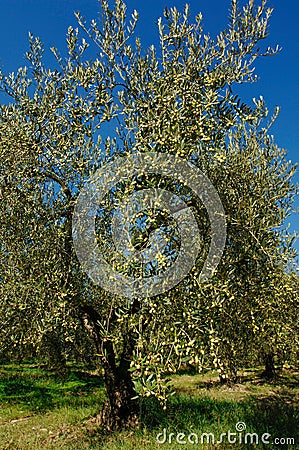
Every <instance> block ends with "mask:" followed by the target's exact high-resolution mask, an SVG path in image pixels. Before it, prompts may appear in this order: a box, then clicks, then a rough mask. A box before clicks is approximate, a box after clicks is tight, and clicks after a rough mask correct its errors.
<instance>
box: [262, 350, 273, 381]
mask: <svg viewBox="0 0 299 450" xmlns="http://www.w3.org/2000/svg"><path fill="white" fill-rule="evenodd" d="M264 364H265V370H264V372H263V373H262V377H263V378H266V379H267V380H273V379H274V378H276V371H275V366H274V354H273V353H272V352H269V353H266V354H265V355H264Z"/></svg>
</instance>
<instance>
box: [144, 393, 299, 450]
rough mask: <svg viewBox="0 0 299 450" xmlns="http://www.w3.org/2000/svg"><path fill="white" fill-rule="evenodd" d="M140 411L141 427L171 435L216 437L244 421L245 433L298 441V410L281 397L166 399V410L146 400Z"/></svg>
mask: <svg viewBox="0 0 299 450" xmlns="http://www.w3.org/2000/svg"><path fill="white" fill-rule="evenodd" d="M141 412H142V421H143V424H144V425H145V426H146V427H147V428H148V429H149V430H152V431H154V430H156V429H157V430H159V431H162V429H163V428H166V429H167V430H168V431H169V432H174V433H178V432H182V433H186V434H188V433H191V432H194V431H195V432H196V431H197V432H199V431H200V432H201V433H204V432H214V433H216V435H220V433H225V432H228V430H231V432H236V428H235V425H236V424H237V423H238V422H244V423H245V424H246V430H247V431H248V432H249V433H257V434H259V435H260V436H261V435H262V434H264V433H270V434H271V436H273V437H292V438H294V439H295V442H297V443H298V442H299V428H298V423H299V408H298V405H297V406H295V405H293V404H291V403H290V402H286V399H285V397H282V398H280V397H277V396H275V397H274V396H273V397H271V396H268V397H267V398H263V399H258V398H254V397H248V398H246V399H244V400H243V401H239V402H236V401H225V400H214V399H211V398H209V397H197V398H196V397H191V396H187V395H182V396H180V397H173V398H172V399H171V400H170V402H169V406H168V409H167V411H163V410H162V409H161V407H160V405H159V403H158V402H156V401H155V400H153V399H150V400H147V401H144V402H143V404H142V407H141ZM275 448H278V447H275ZM284 448H286V447H284Z"/></svg>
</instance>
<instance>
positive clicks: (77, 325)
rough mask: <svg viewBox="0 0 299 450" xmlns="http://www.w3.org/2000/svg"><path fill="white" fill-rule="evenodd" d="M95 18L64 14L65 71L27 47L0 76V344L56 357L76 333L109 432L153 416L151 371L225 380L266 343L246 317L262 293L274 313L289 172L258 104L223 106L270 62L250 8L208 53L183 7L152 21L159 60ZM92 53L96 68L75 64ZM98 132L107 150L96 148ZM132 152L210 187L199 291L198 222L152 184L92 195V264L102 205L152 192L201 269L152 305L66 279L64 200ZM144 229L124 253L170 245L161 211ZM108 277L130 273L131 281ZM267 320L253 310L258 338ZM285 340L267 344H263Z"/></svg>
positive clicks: (287, 251) (68, 213) (72, 266)
mask: <svg viewBox="0 0 299 450" xmlns="http://www.w3.org/2000/svg"><path fill="white" fill-rule="evenodd" d="M101 10H102V21H101V23H98V22H96V21H92V22H91V24H90V25H87V24H86V23H85V21H84V19H83V17H82V16H81V15H80V14H76V16H77V19H78V22H79V25H80V32H79V30H78V29H74V28H72V27H69V29H68V35H67V52H68V53H67V56H66V57H65V56H62V55H61V54H60V53H59V51H58V50H57V49H55V48H53V49H52V51H53V53H54V55H55V57H56V66H55V68H53V69H50V68H47V67H46V66H45V64H44V62H43V47H42V43H41V42H40V40H39V39H38V38H34V37H33V36H31V35H30V50H29V52H28V53H27V59H28V61H29V68H26V67H23V68H20V69H19V70H18V71H17V72H16V73H15V74H10V75H9V76H4V75H3V74H1V85H0V87H1V90H2V91H5V92H6V93H7V94H8V95H9V96H10V97H11V98H12V100H13V101H12V103H11V104H9V105H5V104H3V105H1V117H0V152H1V161H3V164H1V172H0V176H1V184H0V186H1V194H2V198H3V199H4V201H3V202H1V206H0V208H1V218H2V217H3V218H4V220H3V221H2V222H1V226H0V230H1V231H0V233H1V234H0V242H1V262H2V265H1V275H0V276H1V278H2V280H3V281H4V282H3V285H2V287H1V289H2V292H1V294H2V298H3V299H4V301H3V302H2V303H1V310H2V314H3V316H4V315H5V317H6V322H5V323H4V324H3V325H2V330H1V336H5V339H3V341H2V342H3V343H4V344H2V345H5V346H7V347H6V348H11V346H17V347H18V346H23V345H25V344H26V343H28V342H29V343H30V344H31V345H33V346H35V347H38V346H40V345H41V343H42V342H43V339H46V338H47V336H49V335H50V336H56V338H57V339H58V340H59V341H61V342H62V343H65V342H68V343H69V345H71V344H72V342H75V341H76V336H78V333H83V330H85V332H86V334H87V335H88V336H89V339H91V340H92V341H93V344H94V349H95V351H94V360H95V362H97V363H98V364H99V365H100V366H101V367H102V369H103V372H104V379H105V385H106V390H107V398H108V403H107V405H106V406H105V408H104V409H103V411H102V412H101V415H100V417H101V421H102V423H104V424H105V426H106V427H107V428H108V429H113V428H117V427H122V426H124V425H125V424H133V423H136V422H138V411H139V407H138V402H137V397H138V396H150V395H155V396H156V397H157V398H158V400H159V401H160V402H161V404H163V405H164V404H165V401H166V398H167V392H168V386H167V383H166V384H165V383H163V380H162V378H163V377H162V375H163V372H165V371H169V369H172V370H175V369H176V367H177V365H179V364H181V362H182V361H183V360H184V359H186V358H187V359H186V360H190V361H191V360H192V358H193V359H194V360H195V359H196V358H197V361H198V360H199V358H202V357H208V358H210V357H212V361H213V364H214V365H215V366H216V367H217V368H218V369H219V371H220V375H221V376H223V377H226V376H230V375H227V374H234V372H235V368H236V367H238V365H239V363H241V362H243V360H244V358H243V357H244V352H245V353H246V348H247V346H248V347H250V348H253V342H254V341H255V339H256V336H257V335H258V343H259V346H260V345H261V344H262V343H265V339H267V338H268V335H266V334H265V327H264V325H263V323H264V322H262V319H261V317H262V318H263V317H264V316H263V315H262V316H260V312H261V311H262V307H263V305H265V304H266V302H267V301H268V294H269V290H270V292H271V295H272V294H273V295H272V297H271V299H272V298H273V302H276V304H277V308H280V307H281V303H282V301H283V300H284V299H285V297H284V296H283V290H284V286H283V284H281V285H277V286H275V289H274V288H273V289H272V290H271V288H270V287H269V285H268V284H267V283H268V282H270V286H273V284H271V283H273V282H274V281H273V280H274V278H275V274H277V273H278V270H279V268H280V270H281V273H282V274H285V267H286V264H289V263H290V261H291V259H292V248H291V242H290V239H289V238H288V237H287V236H284V233H283V232H282V231H281V229H280V226H281V224H282V223H283V222H284V219H285V218H286V217H287V215H288V213H289V209H290V206H291V204H292V200H293V195H294V192H295V188H294V186H293V184H292V175H293V172H294V168H293V166H292V165H291V164H289V163H287V162H286V161H285V159H284V155H283V154H282V152H281V151H280V149H278V148H277V147H276V146H275V144H274V143H273V141H272V139H271V138H270V137H269V136H268V130H267V128H263V126H262V120H263V119H265V117H266V116H267V110H266V107H265V105H264V102H263V100H262V99H259V100H256V101H255V103H254V104H253V106H248V105H246V104H244V103H242V102H241V101H240V99H239V97H238V96H237V95H235V94H234V92H233V89H234V85H235V84H236V83H244V82H251V81H254V79H255V75H254V68H253V63H254V61H255V60H256V58H258V57H259V56H263V55H272V54H274V53H275V52H276V51H275V50H272V49H267V50H266V51H265V52H262V51H261V50H260V49H259V47H258V46H259V43H260V41H261V40H263V39H264V38H265V37H266V36H267V32H268V22H269V19H270V15H271V12H272V10H271V9H269V8H267V7H266V3H265V2H264V1H263V2H262V4H261V5H260V6H257V7H256V6H255V5H254V2H252V1H250V2H249V3H248V4H247V5H246V6H245V7H244V8H243V9H242V10H240V9H239V6H238V4H237V2H236V1H235V0H233V1H232V3H231V13H230V18H229V26H228V28H227V29H226V30H225V31H223V32H222V33H220V34H219V35H218V37H217V38H216V39H215V40H213V39H212V38H211V37H210V36H208V35H205V34H204V33H203V29H202V17H201V15H200V14H199V15H198V16H197V17H196V19H195V22H194V23H192V22H191V21H190V15H189V9H188V7H187V6H186V8H185V10H184V12H183V13H179V12H178V11H177V9H176V8H172V9H171V10H168V9H166V10H165V12H164V20H162V19H160V20H159V22H158V29H159V35H160V49H158V50H157V49H156V48H155V47H154V46H151V47H150V48H149V49H147V50H146V51H143V50H142V48H141V43H140V39H139V38H136V39H134V30H135V27H136V23H137V19H138V14H137V12H136V11H134V13H133V14H132V17H131V19H130V20H129V21H127V19H126V6H125V4H124V3H123V1H121V0H117V1H116V2H115V7H114V8H112V9H111V8H110V7H109V5H108V3H107V2H106V1H104V0H102V1H101ZM81 31H82V32H83V33H84V36H85V37H83V38H82V37H81ZM87 40H88V41H87ZM89 47H90V48H89ZM92 49H96V51H97V55H96V56H95V53H93V54H92V55H93V56H92V57H90V56H89V55H90V51H91V50H92ZM107 124H108V125H107ZM107 130H108V132H109V133H111V130H113V134H114V138H113V139H111V138H108V139H106V140H105V142H102V140H101V138H100V136H101V133H102V134H104V133H107ZM136 151H139V152H143V153H146V152H149V151H155V152H163V153H167V154H172V155H175V156H177V157H181V158H184V159H185V160H187V161H189V162H191V163H192V164H194V165H195V166H196V167H197V168H199V169H200V170H202V171H203V172H204V173H205V174H206V175H207V176H208V177H209V179H210V180H211V181H212V183H213V185H214V186H215V188H216V189H217V191H218V193H219V195H220V197H221V200H222V202H223V205H224V208H225V211H226V214H227V222H228V238H227V246H226V251H225V255H224V258H223V260H222V262H221V264H220V266H219V268H218V271H217V273H216V274H215V275H214V277H213V278H211V279H210V280H209V281H208V282H207V283H205V284H200V283H198V276H199V273H200V271H201V268H202V265H203V256H204V255H206V254H207V248H208V246H209V243H210V240H211V235H210V233H211V230H210V226H209V221H208V216H207V212H206V211H205V208H204V206H203V204H202V203H201V202H200V200H199V199H197V198H194V196H193V195H192V193H191V192H190V191H188V189H186V187H184V186H179V183H178V182H177V181H173V180H168V179H166V180H162V179H161V176H158V175H156V174H153V175H151V176H144V175H140V176H137V177H133V178H132V179H128V180H126V181H124V182H123V184H122V185H120V186H118V187H119V188H120V189H119V192H118V193H117V192H116V193H113V195H108V196H106V198H105V201H104V202H103V205H102V206H103V208H102V209H103V212H102V214H101V215H100V216H99V217H98V220H97V233H98V240H99V245H101V246H102V248H105V249H106V251H107V254H109V252H111V249H112V248H113V247H112V244H111V232H110V231H109V230H110V228H109V220H110V219H111V215H112V212H113V201H114V200H116V201H118V202H121V201H124V200H125V199H126V198H127V197H128V196H129V195H131V194H132V193H133V192H138V191H140V190H142V189H145V188H149V187H160V188H161V187H162V188H167V189H168V190H170V191H172V192H174V193H176V194H177V195H182V196H183V197H184V199H185V200H186V202H187V204H188V206H189V207H190V208H191V209H192V210H193V211H194V215H195V217H196V218H197V220H198V222H199V224H200V228H201V230H202V232H203V237H200V236H199V237H198V239H201V240H202V244H201V245H202V255H200V257H199V258H198V260H197V262H196V265H195V267H194V268H193V269H192V271H191V272H190V273H189V275H188V276H187V277H186V278H185V279H184V280H183V281H182V282H181V283H180V284H179V285H178V286H176V287H175V288H173V289H172V290H171V291H168V292H165V293H164V294H161V295H159V296H156V297H150V298H146V299H142V298H134V299H126V300H124V299H123V297H121V296H118V295H112V294H109V293H107V292H105V291H104V290H102V289H101V288H100V287H98V286H95V285H93V283H92V282H91V280H89V279H88V277H87V276H86V275H85V273H84V272H83V271H82V269H81V268H80V266H79V263H78V260H77V258H76V255H75V252H74V248H73V243H72V217H73V211H74V205H75V202H76V199H77V197H78V193H79V192H80V190H81V188H82V187H83V186H84V183H85V182H86V180H87V179H88V178H89V177H90V175H92V174H93V173H94V171H95V170H96V169H97V168H98V167H99V166H100V164H101V162H102V161H103V159H104V158H105V157H106V158H108V159H109V158H111V157H113V156H116V155H118V156H119V155H122V156H126V155H129V154H133V153H135V152H136ZM144 216H145V217H143V218H144V219H145V220H148V221H149V222H151V225H149V227H148V228H147V229H146V228H145V229H144V228H142V227H141V226H140V221H139V222H136V223H135V224H133V226H132V244H133V245H135V246H136V247H138V246H139V248H142V247H144V246H145V247H146V245H147V242H148V236H149V228H150V229H151V230H153V229H156V228H161V227H162V226H163V230H164V232H166V233H168V235H169V237H172V236H173V224H171V223H170V222H169V220H168V218H167V217H166V219H167V220H166V222H165V225H163V221H164V219H165V217H164V216H163V214H161V212H159V214H153V212H151V211H148V212H147V213H144ZM109 233H110V234H109ZM175 250H176V248H175V246H174V249H173V251H174V253H175ZM170 253H171V252H170ZM170 253H167V252H166V253H165V254H164V255H161V257H160V259H159V261H157V264H156V265H155V267H153V268H152V269H151V270H154V271H155V270H158V269H159V270H162V272H163V270H164V269H165V267H166V266H167V264H170V263H171V262H173V259H172V258H173V254H170ZM157 268H158V269H157ZM119 270H120V271H123V273H125V274H128V273H130V271H131V273H133V274H134V275H136V274H137V273H138V271H140V270H141V272H142V271H144V270H145V268H144V267H140V266H138V267H132V266H126V267H125V266H121V267H119ZM142 275H143V276H145V274H144V272H142ZM284 276H286V277H287V275H284ZM290 286H291V284H290ZM290 289H291V296H292V301H293V302H294V301H295V300H294V299H295V297H294V294H293V292H294V291H293V287H291V288H290ZM271 301H272V300H271ZM271 304H272V305H274V303H271ZM275 308H276V307H275ZM275 308H274V306H273V308H272V306H271V308H270V309H268V308H267V309H266V313H265V318H266V319H267V323H269V324H273V320H274V318H275V317H276V316H275V314H274V313H275V311H276V309H275ZM272 312H273V314H272ZM275 320H276V318H275ZM278 323H279V324H280V325H279V326H281V321H280V320H278ZM256 327H257V328H256ZM263 327H264V328H263ZM289 328H290V327H289ZM285 329H286V328H283V327H282V328H281V330H282V331H281V332H280V334H275V336H274V334H273V333H272V332H271V333H270V334H271V336H273V339H274V340H275V339H276V336H280V337H281V336H283V333H284V332H285V331H284V330H285ZM257 330H258V333H257ZM288 336H289V335H288ZM275 342H276V341H275ZM289 343H290V346H291V347H292V343H291V341H289ZM246 354H247V353H246Z"/></svg>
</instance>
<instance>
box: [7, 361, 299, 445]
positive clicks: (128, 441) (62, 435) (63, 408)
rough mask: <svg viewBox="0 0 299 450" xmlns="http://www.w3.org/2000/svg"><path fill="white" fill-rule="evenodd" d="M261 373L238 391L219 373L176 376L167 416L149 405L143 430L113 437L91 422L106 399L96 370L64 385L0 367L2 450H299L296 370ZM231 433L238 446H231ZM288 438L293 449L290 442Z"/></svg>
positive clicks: (244, 380)
mask: <svg viewBox="0 0 299 450" xmlns="http://www.w3.org/2000/svg"><path fill="white" fill-rule="evenodd" d="M261 372H262V369H261V368H256V369H250V370H248V369H246V370H244V371H243V372H240V373H239V383H237V384H236V385H233V386H223V385H220V384H219V383H218V381H217V374H216V373H214V372H208V373H205V374H196V375H190V374H178V375H175V376H173V377H172V382H173V386H174V389H175V391H176V394H175V395H173V396H172V397H171V399H170V402H169V405H168V409H167V410H166V411H163V410H161V409H159V408H158V406H157V405H156V403H155V402H154V401H153V400H151V399H149V400H147V403H146V404H145V405H144V406H143V407H142V410H141V414H142V417H143V422H144V427H143V428H141V429H139V430H135V431H133V430H127V431H124V432H121V433H115V434H111V435H109V434H105V433H103V432H102V431H101V429H99V428H98V426H97V424H96V421H95V420H94V419H93V417H94V416H95V415H96V413H97V411H98V410H99V407H100V405H102V404H103V402H104V400H105V394H104V386H103V383H102V380H101V378H100V377H98V376H97V373H96V371H92V370H90V369H88V368H86V367H84V366H83V365H70V366H69V374H68V375H67V376H66V377H65V378H61V379H60V378H59V377H57V375H56V374H55V373H53V372H49V371H47V369H46V367H43V366H39V365H38V364H32V363H31V364H21V365H15V364H4V365H2V366H0V449H1V450H4V449H11V450H21V449H22V450H23V449H28V450H34V449H54V448H55V449H74V450H81V449H104V450H116V449H117V450H118V449H123V450H129V449H131V450H133V449H134V450H135V449H138V450H143V449H144V450H147V449H148V450H152V449H156V448H161V449H165V450H170V449H174V450H175V449H179V448H184V449H191V448H192V449H194V448H205V449H212V448H213V449H215V448H219V449H230V448H231V449H240V450H241V449H242V450H243V449H246V448H248V449H251V448H258V449H259V448H261V449H262V448H267V449H268V450H270V449H271V450H272V449H275V448H277V449H280V448H281V449H296V448H298V449H299V425H298V424H299V370H295V369H294V368H293V369H291V368H290V369H288V370H286V369H285V370H283V369H281V370H280V371H279V377H278V379H277V380H275V381H274V382H271V383H265V382H264V381H263V380H262V379H261V378H260V376H259V374H260V373H261ZM244 425H245V426H246V430H244V431H242V427H243V428H244ZM236 426H237V427H238V429H239V430H238V432H237V431H236ZM229 430H230V433H237V434H236V439H239V440H241V443H237V442H236V443H231V444H230V443H229V442H228V432H229ZM246 432H247V433H250V434H252V433H255V434H256V435H257V436H258V439H259V442H258V444H256V443H255V442H256V439H257V437H256V436H255V437H252V439H254V441H253V442H252V443H251V444H250V443H247V444H245V443H244V439H245V434H246ZM171 433H172V434H171ZM179 433H182V434H181V435H179ZM191 433H193V434H191ZM203 433H212V434H213V437H214V439H215V443H216V442H217V441H218V440H221V433H226V435H225V436H223V437H222V443H219V444H217V445H216V444H215V445H212V435H210V436H206V435H204V436H202V435H203ZM265 433H268V434H269V435H271V436H270V437H267V436H266V438H265V439H266V440H267V439H268V440H269V442H270V443H269V444H266V443H264V444H263V443H262V442H261V439H262V438H261V437H262V435H264V434H265ZM157 435H159V436H158V439H157ZM196 437H197V438H198V440H199V443H198V444H197V445H196V441H195V440H196ZM290 438H293V439H294V440H295V444H292V443H291V441H289V443H287V439H290ZM201 439H203V445H202V444H201ZM208 439H209V440H210V444H207V440H208ZM230 439H231V440H233V439H235V435H233V434H231V436H230ZM250 439H251V437H250V436H248V442H250ZM274 439H278V440H277V441H276V442H277V445H276V444H275V442H274ZM190 440H191V442H192V443H190ZM164 441H166V442H164ZM183 441H185V442H186V443H185V444H182V442H183ZM278 442H279V444H278Z"/></svg>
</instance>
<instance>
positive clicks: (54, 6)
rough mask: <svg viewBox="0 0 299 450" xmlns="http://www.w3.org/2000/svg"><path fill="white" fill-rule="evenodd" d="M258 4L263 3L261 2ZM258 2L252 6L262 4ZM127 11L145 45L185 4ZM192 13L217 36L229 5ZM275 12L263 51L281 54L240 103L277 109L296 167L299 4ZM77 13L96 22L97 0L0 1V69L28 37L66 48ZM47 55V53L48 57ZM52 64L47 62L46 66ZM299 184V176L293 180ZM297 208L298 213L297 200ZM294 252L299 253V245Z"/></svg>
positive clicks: (277, 0)
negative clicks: (136, 18) (258, 101)
mask: <svg viewBox="0 0 299 450" xmlns="http://www.w3.org/2000/svg"><path fill="white" fill-rule="evenodd" d="M260 1H261V0H260ZM260 1H259V0H256V3H260ZM126 3H127V6H128V11H129V12H131V11H133V9H137V10H138V11H139V14H140V22H139V26H138V29H137V33H138V34H139V35H140V36H141V40H142V42H143V43H144V45H146V46H147V45H150V44H151V43H154V44H156V43H157V36H158V33H157V28H156V26H155V22H156V21H157V19H158V17H159V16H160V15H161V14H162V11H163V8H164V6H168V7H171V6H176V7H177V8H178V9H181V10H182V9H183V6H184V5H185V3H186V1H185V0H172V1H170V0H152V1H150V2H140V1H137V0H127V2H126ZM188 3H189V5H190V7H191V13H192V14H194V15H195V14H197V13H198V12H199V11H201V12H202V13H203V16H204V25H205V31H206V32H210V33H211V34H212V35H215V34H216V33H217V32H219V31H221V30H222V29H223V28H225V27H226V24H227V16H228V9H229V5H230V0H189V2H188ZM269 6H272V7H274V13H273V16H272V21H271V26H270V36H269V38H268V39H267V42H265V45H273V46H276V44H279V45H280V46H281V47H282V52H281V53H280V54H279V55H276V56H274V57H268V58H263V59H261V60H260V61H257V63H256V69H257V72H256V73H257V74H258V75H259V77H260V79H259V81H258V82H257V83H254V84H250V85H244V86H242V87H241V88H240V89H239V93H240V94H241V95H242V97H243V99H244V100H246V101H250V100H251V98H252V97H259V96H260V95H263V97H264V99H265V101H266V104H267V106H268V107H269V109H270V112H271V111H272V110H273V109H274V107H275V106H276V105H279V106H280V107H281V113H280V116H279V118H278V119H277V122H276V123H275V124H274V126H273V128H272V134H274V136H275V139H276V142H277V144H278V145H279V146H280V147H283V148H285V149H286V150H287V152H288V153H287V157H288V159H291V160H292V161H293V162H299V152H298V146H299V126H298V120H299V34H298V17H299V2H297V1H296V0H288V1H281V0H271V1H269ZM76 10H79V11H81V13H82V14H83V15H84V16H85V17H86V19H91V18H96V17H97V14H98V11H99V3H98V0H0V11H1V16H0V42H1V45H0V68H1V70H3V71H4V72H5V73H8V72H11V71H15V70H16V69H17V68H18V67H19V66H22V65H25V58H24V54H25V52H26V51H27V49H28V31H30V32H31V33H33V34H34V35H37V36H39V37H40V38H41V40H42V41H43V42H44V44H45V48H46V49H49V48H50V47H51V46H55V47H57V48H58V49H61V50H63V49H64V48H65V35H66V31H67V27H68V26H69V25H76V19H75V17H74V15H73V12H74V11H76ZM47 54H48V55H49V53H47ZM49 61H50V60H49ZM296 180H297V182H299V170H298V171H297V174H296ZM295 207H297V208H299V199H298V198H297V200H296V204H295ZM288 222H290V225H291V228H290V229H291V230H295V231H297V232H299V214H298V213H294V214H292V216H291V217H290V219H289V221H288ZM296 247H297V249H298V250H299V242H298V241H297V243H296Z"/></svg>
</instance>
